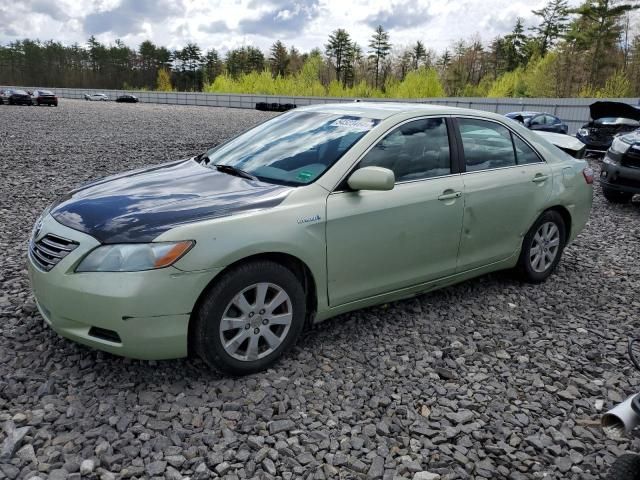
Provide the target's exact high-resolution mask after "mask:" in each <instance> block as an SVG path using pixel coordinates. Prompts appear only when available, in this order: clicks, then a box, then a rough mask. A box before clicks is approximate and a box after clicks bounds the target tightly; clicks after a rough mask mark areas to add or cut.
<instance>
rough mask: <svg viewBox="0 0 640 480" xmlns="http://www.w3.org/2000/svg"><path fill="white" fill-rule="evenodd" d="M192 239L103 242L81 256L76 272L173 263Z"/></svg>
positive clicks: (131, 269) (127, 269)
mask: <svg viewBox="0 0 640 480" xmlns="http://www.w3.org/2000/svg"><path fill="white" fill-rule="evenodd" d="M194 244H195V242H193V241H184V242H158V243H121V244H115V245H103V246H102V247H98V248H96V249H95V250H92V251H91V252H90V253H89V255H87V256H86V257H84V259H83V260H82V262H80V265H78V268H76V272H140V271H142V270H154V269H156V268H164V267H168V266H170V265H173V264H174V263H175V262H177V261H178V260H179V259H180V258H182V256H183V255H184V254H185V253H187V252H188V251H189V250H190V249H191V247H193V245H194Z"/></svg>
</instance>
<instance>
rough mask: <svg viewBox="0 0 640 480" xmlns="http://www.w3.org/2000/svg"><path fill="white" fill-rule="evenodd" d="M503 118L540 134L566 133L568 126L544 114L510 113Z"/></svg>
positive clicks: (552, 116) (548, 114) (556, 118)
mask: <svg viewBox="0 0 640 480" xmlns="http://www.w3.org/2000/svg"><path fill="white" fill-rule="evenodd" d="M505 117H508V118H512V119H514V120H517V121H518V122H520V123H522V124H523V125H524V126H525V127H527V128H528V129H530V130H536V131H542V132H555V133H567V132H568V131H569V126H568V125H567V124H566V123H563V122H562V120H560V119H559V118H558V117H556V116H555V115H551V114H550V113H545V112H511V113H507V114H506V115H505Z"/></svg>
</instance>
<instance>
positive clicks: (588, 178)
mask: <svg viewBox="0 0 640 480" xmlns="http://www.w3.org/2000/svg"><path fill="white" fill-rule="evenodd" d="M582 176H583V177H584V181H585V182H587V184H588V185H591V184H593V169H592V168H591V167H584V170H582Z"/></svg>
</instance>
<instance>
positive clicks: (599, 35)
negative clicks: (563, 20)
mask: <svg viewBox="0 0 640 480" xmlns="http://www.w3.org/2000/svg"><path fill="white" fill-rule="evenodd" d="M638 8H640V5H637V2H626V1H616V0H587V1H585V3H583V4H582V5H581V6H580V7H578V8H576V9H574V10H571V12H572V13H575V14H577V15H578V18H577V19H576V21H575V22H574V24H573V26H572V29H571V31H570V32H569V34H568V35H567V37H568V39H569V40H570V41H571V40H573V41H575V42H576V43H577V44H578V45H580V46H583V47H587V48H589V49H590V56H591V67H590V74H589V83H590V84H591V86H592V87H596V86H600V85H603V84H604V82H605V80H606V78H605V76H604V75H603V71H604V69H605V67H606V66H607V63H609V60H610V59H609V58H607V52H608V51H610V50H611V49H613V48H614V47H615V45H616V43H617V42H618V41H619V40H620V34H621V33H622V29H623V25H622V19H623V17H624V16H625V15H626V14H627V13H629V12H631V11H633V10H636V9H638Z"/></svg>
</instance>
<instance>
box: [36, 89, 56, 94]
mask: <svg viewBox="0 0 640 480" xmlns="http://www.w3.org/2000/svg"><path fill="white" fill-rule="evenodd" d="M38 93H39V94H40V95H53V92H50V91H49V90H38Z"/></svg>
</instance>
